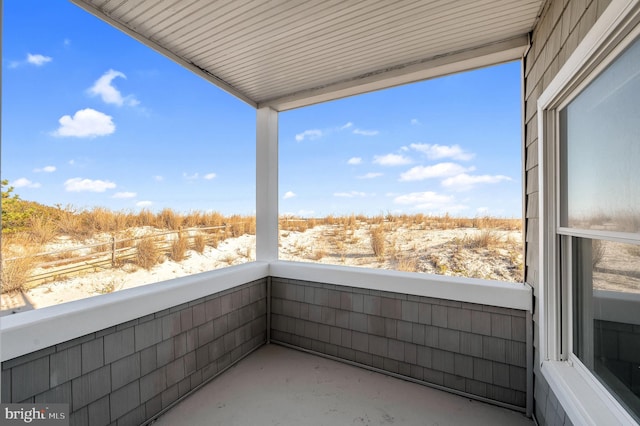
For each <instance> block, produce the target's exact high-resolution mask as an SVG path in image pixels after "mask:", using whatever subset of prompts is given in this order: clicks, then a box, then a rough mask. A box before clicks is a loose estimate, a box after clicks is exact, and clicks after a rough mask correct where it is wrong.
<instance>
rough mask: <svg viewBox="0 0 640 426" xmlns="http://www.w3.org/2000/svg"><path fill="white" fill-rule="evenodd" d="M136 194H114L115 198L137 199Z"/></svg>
mask: <svg viewBox="0 0 640 426" xmlns="http://www.w3.org/2000/svg"><path fill="white" fill-rule="evenodd" d="M136 195H138V194H136V193H135V192H116V193H115V194H113V198H135V197H136Z"/></svg>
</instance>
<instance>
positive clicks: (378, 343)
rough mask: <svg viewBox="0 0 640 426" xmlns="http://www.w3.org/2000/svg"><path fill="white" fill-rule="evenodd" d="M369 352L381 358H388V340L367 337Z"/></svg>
mask: <svg viewBox="0 0 640 426" xmlns="http://www.w3.org/2000/svg"><path fill="white" fill-rule="evenodd" d="M369 352H371V353H372V354H374V355H378V356H381V357H386V356H388V352H389V349H388V339H386V338H384V337H380V336H373V335H369Z"/></svg>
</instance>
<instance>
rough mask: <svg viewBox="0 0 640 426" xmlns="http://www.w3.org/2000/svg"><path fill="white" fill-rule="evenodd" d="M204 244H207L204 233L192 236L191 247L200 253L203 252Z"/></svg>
mask: <svg viewBox="0 0 640 426" xmlns="http://www.w3.org/2000/svg"><path fill="white" fill-rule="evenodd" d="M206 245H207V240H206V238H205V237H204V235H202V234H198V235H196V236H195V237H193V249H194V250H195V251H197V252H198V253H200V254H202V253H204V248H205V247H206Z"/></svg>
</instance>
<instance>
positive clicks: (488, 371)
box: [473, 358, 493, 383]
mask: <svg viewBox="0 0 640 426" xmlns="http://www.w3.org/2000/svg"><path fill="white" fill-rule="evenodd" d="M473 378H474V379H475V380H478V381H480V382H485V383H493V362H492V361H488V360H486V359H479V358H474V359H473Z"/></svg>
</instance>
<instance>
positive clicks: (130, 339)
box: [104, 327, 136, 364]
mask: <svg viewBox="0 0 640 426" xmlns="http://www.w3.org/2000/svg"><path fill="white" fill-rule="evenodd" d="M135 349H136V348H135V335H134V328H133V327H129V328H126V329H124V330H121V331H117V332H115V333H111V334H107V335H105V336H104V362H105V364H109V363H111V362H113V361H116V360H118V359H120V358H123V357H125V356H128V355H131V354H132V353H133V352H134V351H135Z"/></svg>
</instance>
